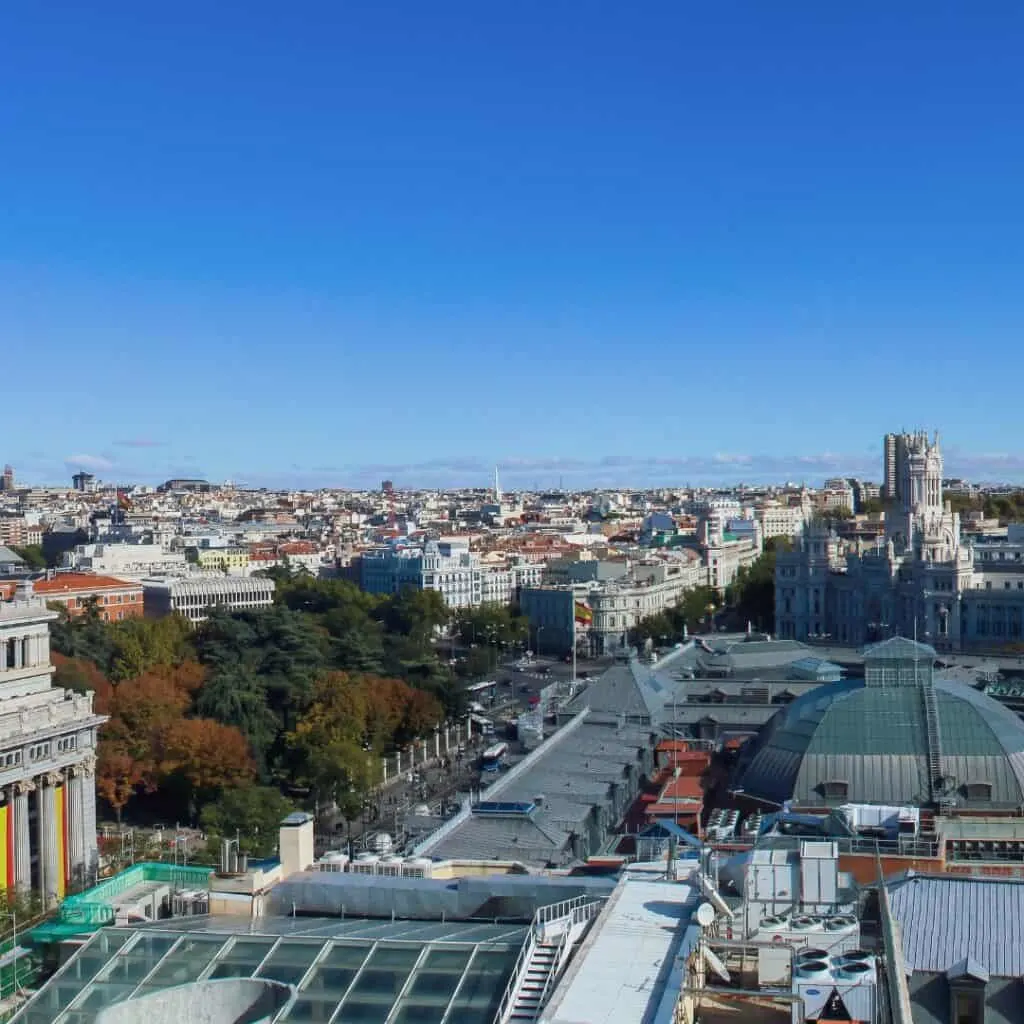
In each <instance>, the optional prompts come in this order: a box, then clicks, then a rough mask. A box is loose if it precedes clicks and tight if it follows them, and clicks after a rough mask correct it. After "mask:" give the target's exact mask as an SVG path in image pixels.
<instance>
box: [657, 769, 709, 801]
mask: <svg viewBox="0 0 1024 1024" xmlns="http://www.w3.org/2000/svg"><path fill="white" fill-rule="evenodd" d="M703 796H704V789H703V787H702V786H701V784H700V779H698V778H695V777H694V776H693V775H677V776H676V777H675V778H674V779H672V780H670V781H669V782H667V783H665V788H664V789H663V790H662V791H661V793H660V795H659V796H658V799H659V800H679V799H684V800H693V799H695V798H698V799H699V798H702V797H703Z"/></svg>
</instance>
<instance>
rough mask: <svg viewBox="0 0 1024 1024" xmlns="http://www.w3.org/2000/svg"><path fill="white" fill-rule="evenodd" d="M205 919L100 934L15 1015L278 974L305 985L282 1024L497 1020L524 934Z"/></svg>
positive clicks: (74, 1010) (82, 1022) (480, 1023)
mask: <svg viewBox="0 0 1024 1024" xmlns="http://www.w3.org/2000/svg"><path fill="white" fill-rule="evenodd" d="M209 923H212V922H209ZM218 923H219V924H220V926H221V927H223V919H221V920H220V921H219V922H218ZM204 924H207V922H204V921H203V920H202V919H201V918H200V919H197V918H185V919H179V920H176V921H173V922H172V921H167V922H164V923H163V924H158V925H153V926H149V927H144V928H138V929H133V928H106V929H103V930H101V931H99V932H97V933H96V934H95V935H93V936H92V937H91V938H90V940H89V941H88V942H87V943H86V944H85V945H84V946H83V947H82V948H81V949H80V950H79V951H78V952H77V953H76V954H75V955H74V956H73V957H72V958H71V959H70V960H69V961H68V962H67V963H66V964H65V965H64V966H63V967H62V968H61V969H60V970H59V971H58V972H57V973H56V974H55V975H54V976H53V978H51V979H50V981H48V982H47V983H46V985H44V986H43V988H42V989H41V990H40V991H39V992H38V993H37V994H36V995H35V996H34V997H33V998H32V1000H31V1001H30V1002H29V1003H28V1004H27V1005H26V1006H25V1007H24V1008H23V1009H22V1010H21V1012H20V1013H19V1014H18V1015H17V1016H16V1017H15V1018H14V1022H17V1024H91V1022H92V1021H94V1020H95V1018H96V1014H97V1013H98V1012H99V1011H100V1010H101V1009H103V1008H104V1007H106V1006H109V1005H110V1004H111V1003H114V1002H119V1001H121V1000H123V999H127V998H129V997H130V996H134V995H144V994H146V993H149V992H152V991H154V990H157V989H161V988H169V987H171V986H173V985H182V984H185V983H187V982H193V981H205V980H207V979H215V978H270V979H273V980H274V981H281V982H285V983H287V984H289V985H294V986H295V987H296V989H297V990H298V996H297V998H296V1000H295V1002H294V1003H293V1004H292V1005H291V1006H290V1008H289V1009H287V1010H286V1011H285V1012H284V1013H283V1015H282V1016H281V1017H279V1018H276V1019H277V1020H280V1021H282V1022H283V1021H315V1022H319V1024H491V1022H492V1021H493V1020H494V1017H495V1014H496V1012H497V1010H498V1005H499V1003H500V1001H501V997H502V995H503V994H504V991H505V986H506V985H507V984H508V980H509V977H510V976H511V974H512V970H513V967H514V966H515V962H516V959H517V957H518V956H519V951H520V948H521V947H522V944H523V941H524V939H525V936H526V928H525V927H524V926H522V925H500V924H479V923H475V922H451V923H448V924H445V923H441V922H412V921H405V922H381V921H343V920H337V919H334V920H325V919H322V918H320V919H301V918H299V919H276V920H275V919H270V920H268V921H266V922H261V928H263V929H264V931H263V933H261V934H255V933H250V932H245V933H242V934H239V933H228V932H216V931H213V930H212V929H210V928H209V927H204ZM12 1024H13V1022H12Z"/></svg>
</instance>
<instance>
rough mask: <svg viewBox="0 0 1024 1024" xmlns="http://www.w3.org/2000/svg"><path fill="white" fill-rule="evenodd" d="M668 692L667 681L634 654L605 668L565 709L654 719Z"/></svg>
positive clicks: (567, 710)
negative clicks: (663, 681)
mask: <svg viewBox="0 0 1024 1024" xmlns="http://www.w3.org/2000/svg"><path fill="white" fill-rule="evenodd" d="M669 696H670V694H669V691H668V689H667V687H666V685H665V684H664V683H662V681H661V680H659V679H658V677H657V676H656V675H655V673H653V672H652V671H651V670H650V669H649V668H648V667H647V666H646V665H644V664H643V663H642V662H641V661H640V660H639V659H638V658H635V657H634V658H630V659H629V660H628V661H618V662H616V663H615V664H614V665H612V666H611V667H610V668H609V669H607V670H606V671H605V672H602V673H601V675H600V676H598V678H597V679H595V680H594V681H593V682H592V683H591V684H590V685H589V686H588V687H587V688H586V689H585V690H583V691H582V692H581V693H579V694H577V695H576V696H575V697H574V698H573V699H572V700H571V701H569V703H568V704H567V705H566V707H565V708H564V709H563V710H564V711H565V712H568V713H573V714H574V713H576V712H578V711H580V710H582V709H583V708H590V709H591V710H592V711H597V712H607V713H609V714H615V715H626V716H627V717H629V718H646V719H652V720H653V719H655V718H656V717H657V716H658V715H659V714H660V713H661V710H662V709H663V708H664V706H665V701H666V700H667V699H668V697H669Z"/></svg>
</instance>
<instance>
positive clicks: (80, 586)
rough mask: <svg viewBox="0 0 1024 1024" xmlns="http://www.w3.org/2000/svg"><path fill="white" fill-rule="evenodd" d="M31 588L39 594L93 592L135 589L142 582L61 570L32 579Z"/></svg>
mask: <svg viewBox="0 0 1024 1024" xmlns="http://www.w3.org/2000/svg"><path fill="white" fill-rule="evenodd" d="M32 589H33V590H34V591H35V592H36V593H37V594H39V595H40V596H44V597H45V596H46V595H47V594H75V593H94V592H95V591H97V590H137V591H139V592H140V593H141V592H142V584H141V583H135V582H133V581H131V580H119V579H115V578H114V577H113V576H93V575H91V574H90V573H86V572H62V573H58V574H57V575H56V576H54V577H53V579H49V580H33V582H32Z"/></svg>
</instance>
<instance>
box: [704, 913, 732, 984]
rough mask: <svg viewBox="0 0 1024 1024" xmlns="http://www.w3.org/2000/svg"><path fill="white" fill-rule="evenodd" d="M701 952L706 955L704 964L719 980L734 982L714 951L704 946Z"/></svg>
mask: <svg viewBox="0 0 1024 1024" xmlns="http://www.w3.org/2000/svg"><path fill="white" fill-rule="evenodd" d="M704 906H707V904H706V903H705V904H704ZM701 952H702V953H703V954H704V963H706V964H707V965H708V967H710V968H711V970H713V971H714V972H715V974H717V975H718V976H719V978H721V979H722V981H725V982H731V981H732V978H731V976H730V975H729V970H728V968H727V967H726V966H725V964H723V963H722V961H721V960H720V959H719V958H718V956H717V955H716V954H715V953H714V952H713V951H712V950H710V949H708V947H707V946H702V947H701Z"/></svg>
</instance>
